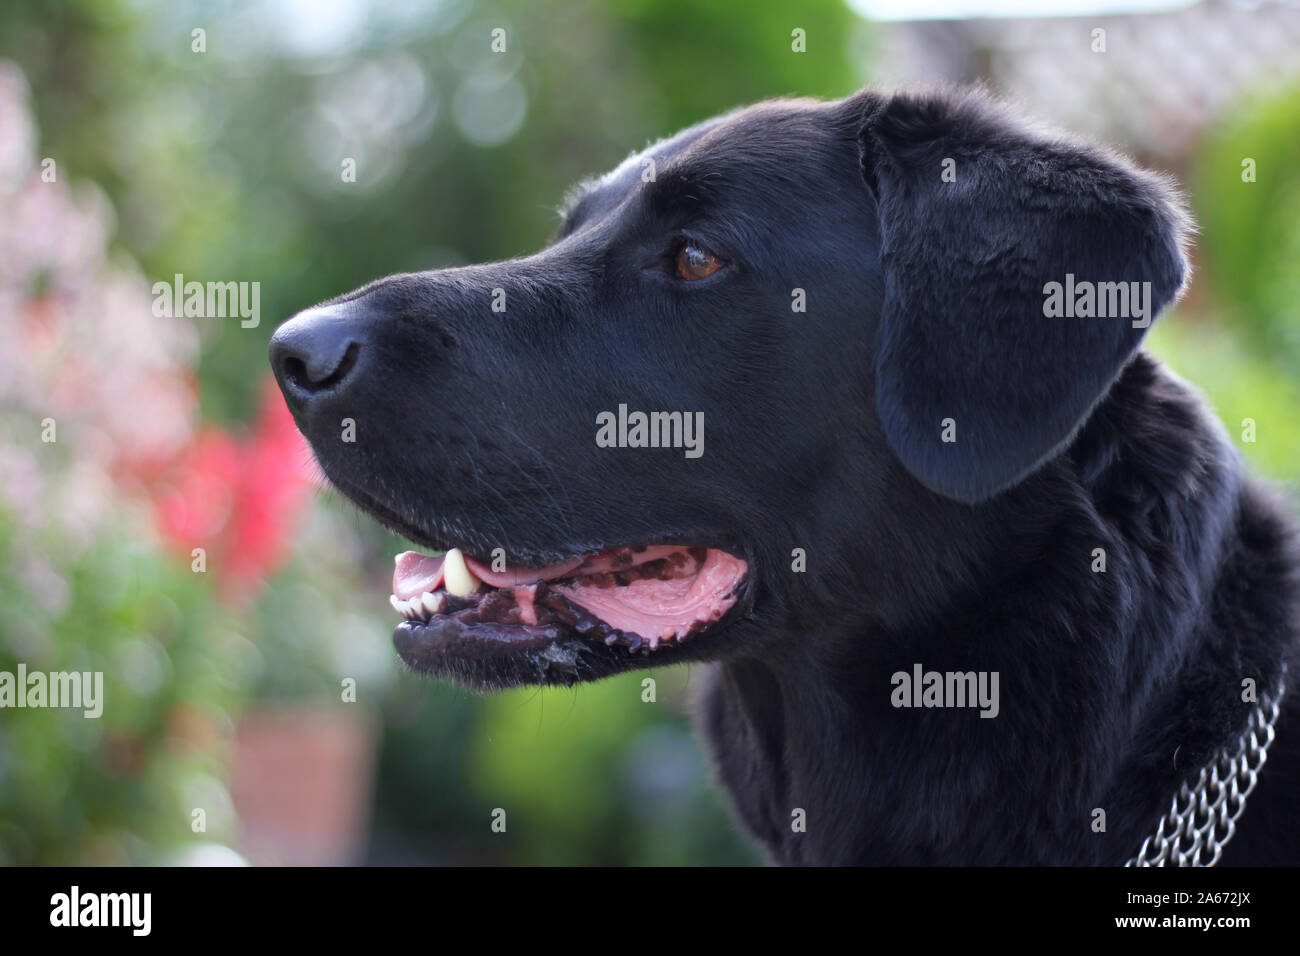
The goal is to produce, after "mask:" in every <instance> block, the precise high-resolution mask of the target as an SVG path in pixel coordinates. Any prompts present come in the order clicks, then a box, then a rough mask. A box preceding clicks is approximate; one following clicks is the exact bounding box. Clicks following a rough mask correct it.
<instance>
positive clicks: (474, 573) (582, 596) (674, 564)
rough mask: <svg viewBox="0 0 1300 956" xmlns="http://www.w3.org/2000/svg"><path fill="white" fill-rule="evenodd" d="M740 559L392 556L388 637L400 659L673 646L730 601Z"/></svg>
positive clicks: (662, 551)
mask: <svg viewBox="0 0 1300 956" xmlns="http://www.w3.org/2000/svg"><path fill="white" fill-rule="evenodd" d="M747 570H748V566H747V564H746V562H745V561H743V560H741V559H740V558H737V557H735V556H733V555H731V554H728V553H727V552H725V551H721V550H718V549H715V548H700V547H684V546H677V545H653V546H650V547H643V548H615V549H613V550H609V551H602V552H599V553H596V554H591V555H587V556H585V557H578V558H573V559H571V560H569V561H566V562H564V563H561V564H553V565H549V566H547V567H542V568H524V567H518V566H512V565H507V564H504V562H500V561H497V562H495V563H494V565H492V566H490V565H487V564H484V563H483V562H481V561H478V560H476V559H475V558H473V557H470V556H468V555H466V554H464V553H463V552H461V551H460V550H459V549H457V548H453V549H452V550H450V551H448V552H447V553H446V554H445V555H443V556H440V557H430V556H429V555H425V554H421V553H420V552H418V551H407V552H405V553H403V554H399V555H398V556H397V566H396V568H395V569H394V572H393V594H392V597H391V598H390V601H391V602H392V605H393V608H394V609H395V610H396V611H397V612H398V613H399V614H401V615H402V616H403V617H404V618H406V620H405V621H403V622H402V623H401V624H399V625H398V627H397V630H396V632H395V633H394V641H395V643H396V645H397V649H398V651H399V653H401V654H402V656H403V658H405V659H407V660H408V662H413V661H412V659H413V658H414V659H421V658H428V657H429V656H430V655H435V654H445V653H448V652H454V651H455V650H456V649H457V648H458V647H461V646H464V645H467V644H473V645H479V648H477V649H479V650H481V646H482V645H483V644H485V643H486V644H492V645H496V646H497V648H498V649H499V650H509V649H521V648H524V647H529V648H536V647H539V646H545V645H548V644H551V643H554V642H556V641H559V640H560V639H562V638H571V637H578V638H581V639H582V640H583V641H586V642H599V643H603V644H604V645H606V646H609V647H615V646H622V647H625V648H627V649H628V651H631V652H640V653H647V654H648V653H649V652H651V651H654V650H658V649H659V648H661V647H663V646H666V645H680V644H682V643H683V642H685V641H686V640H688V639H689V638H690V637H691V636H692V635H694V634H697V633H699V632H700V631H702V630H704V629H705V628H708V627H710V626H711V625H713V624H715V623H717V622H718V621H719V620H721V619H722V617H723V616H724V615H725V614H726V613H727V612H728V611H729V610H730V609H731V608H732V607H733V606H734V605H735V603H736V601H737V599H738V598H739V595H740V589H741V585H742V584H743V583H744V580H745V575H746V571H747Z"/></svg>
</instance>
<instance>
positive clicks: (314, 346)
mask: <svg viewBox="0 0 1300 956" xmlns="http://www.w3.org/2000/svg"><path fill="white" fill-rule="evenodd" d="M361 311H362V309H361V308H360V307H358V306H357V304H356V300H349V301H347V302H336V303H331V304H329V305H318V306H316V307H314V308H311V309H307V310H306V311H303V312H299V313H298V314H297V315H295V316H294V317H293V318H291V319H290V320H289V321H288V322H285V323H284V324H283V325H281V326H280V327H279V328H278V329H276V330H275V335H273V336H271V345H270V354H271V367H272V369H273V370H274V371H275V377H276V380H277V381H278V382H279V383H280V390H281V391H282V392H284V397H285V399H286V400H287V401H288V403H289V406H290V407H291V408H292V409H293V410H294V411H295V412H297V411H302V410H303V409H304V408H305V407H306V406H307V404H308V403H309V402H310V401H311V400H312V399H313V398H315V397H317V396H320V395H324V394H326V393H332V392H336V391H338V390H339V389H340V388H341V387H342V386H343V384H344V383H345V382H346V380H347V378H348V376H349V374H350V373H351V372H352V370H353V369H354V368H356V365H357V362H358V360H359V359H360V357H361V352H362V350H363V349H364V348H365V339H364V335H363V331H364V323H363V322H362V321H361V319H362V316H361Z"/></svg>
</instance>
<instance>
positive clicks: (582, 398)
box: [272, 91, 1300, 864]
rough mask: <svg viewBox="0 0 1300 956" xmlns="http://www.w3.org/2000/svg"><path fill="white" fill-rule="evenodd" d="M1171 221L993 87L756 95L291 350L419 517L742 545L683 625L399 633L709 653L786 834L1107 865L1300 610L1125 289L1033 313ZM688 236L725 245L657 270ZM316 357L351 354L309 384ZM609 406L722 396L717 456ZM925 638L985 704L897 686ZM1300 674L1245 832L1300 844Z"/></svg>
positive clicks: (288, 333) (567, 662)
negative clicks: (1126, 308) (1066, 313)
mask: <svg viewBox="0 0 1300 956" xmlns="http://www.w3.org/2000/svg"><path fill="white" fill-rule="evenodd" d="M646 158H652V159H653V160H654V162H655V177H654V179H653V181H651V182H645V181H643V178H642V173H643V170H644V169H645V167H644V165H643V163H642V162H641V160H644V159H646ZM945 159H952V160H953V161H954V162H953V164H951V165H950V168H951V169H952V171H953V172H955V180H954V181H952V182H945V181H944V180H943V179H942V178H941V174H942V172H943V169H944V168H945V166H944V162H943V161H944V160H945ZM1188 231H1189V227H1188V224H1187V221H1186V219H1185V217H1184V215H1183V213H1182V212H1181V211H1180V209H1179V206H1178V204H1177V202H1176V200H1175V197H1174V194H1173V193H1172V191H1171V190H1170V189H1169V188H1168V187H1167V186H1166V185H1164V184H1163V183H1162V182H1161V181H1160V180H1158V179H1156V178H1155V177H1152V176H1150V175H1148V174H1144V173H1141V172H1139V171H1137V170H1135V169H1134V168H1132V167H1131V166H1130V165H1128V164H1127V163H1126V162H1125V161H1123V160H1121V159H1119V158H1117V157H1114V156H1111V155H1108V154H1105V153H1102V152H1100V151H1098V150H1096V149H1093V148H1091V147H1087V146H1084V145H1081V144H1078V143H1074V142H1071V141H1069V140H1067V139H1064V138H1062V137H1058V136H1048V135H1046V134H1042V133H1038V132H1035V131H1032V130H1030V129H1029V128H1028V127H1027V126H1026V125H1025V124H1023V123H1022V122H1019V121H1017V120H1015V119H1013V118H1010V117H1009V116H1008V115H1007V114H1006V112H1005V111H1004V110H1003V109H1002V108H1001V107H998V106H997V105H995V104H993V103H991V102H989V101H988V100H987V99H986V98H985V97H983V96H982V95H980V94H975V93H953V94H925V95H907V96H890V95H884V94H880V93H876V92H871V91H867V92H863V93H860V94H857V95H856V96H853V97H850V98H848V99H846V100H842V101H838V102H834V103H814V102H811V101H803V100H796V101H778V102H773V103H765V104H760V105H758V106H755V107H751V108H749V109H746V110H742V111H739V112H737V113H733V114H730V115H728V116H724V117H720V118H717V119H714V120H710V121H709V122H707V123H704V124H701V125H700V126H697V127H694V128H692V129H690V130H687V131H685V132H683V133H681V134H679V135H677V136H676V137H673V138H672V139H669V140H667V141H664V142H661V143H659V144H656V145H655V146H653V147H651V148H650V149H649V150H647V151H646V152H645V153H644V154H642V156H641V157H639V158H637V159H634V160H631V161H629V162H628V163H626V164H624V165H623V166H621V167H620V168H619V169H618V170H616V171H615V172H614V173H612V174H610V175H609V176H607V177H605V178H603V179H601V180H598V181H594V182H592V183H589V184H587V185H586V186H584V187H583V188H581V189H580V190H579V191H578V192H577V193H576V194H575V196H574V197H573V198H572V199H571V201H570V204H569V213H568V215H567V217H566V221H565V225H564V228H563V230H562V232H561V234H560V236H559V237H558V239H557V240H556V242H555V243H554V244H552V245H551V246H549V247H548V248H546V249H545V250H543V251H541V252H539V253H537V254H536V255H534V256H529V257H526V258H522V259H518V260H512V261H510V262H505V263H496V264H491V265H485V266H475V267H469V268H463V269H454V270H447V271H443V272H433V273H420V274H417V275H408V276H394V277H390V278H388V279H384V280H381V281H379V282H376V283H374V284H372V285H370V286H367V287H366V288H364V289H361V290H359V291H357V292H355V293H352V294H351V295H349V296H346V297H344V298H343V299H340V300H336V302H335V303H333V304H330V305H328V306H326V307H324V308H323V309H321V310H316V311H313V312H311V313H308V314H305V315H304V317H302V318H300V319H298V320H295V322H294V323H291V324H290V325H287V326H285V327H284V328H283V329H282V330H281V332H280V333H277V336H276V339H275V341H274V342H273V345H272V356H273V361H274V363H275V365H276V369H277V374H278V375H279V376H280V379H281V384H282V387H284V389H285V393H286V397H287V398H288V400H289V403H290V406H291V407H292V408H293V410H294V413H295V416H296V417H297V420H298V422H299V425H300V427H301V428H302V429H303V431H304V433H305V434H306V435H307V436H308V437H309V438H310V439H311V441H312V444H313V446H314V448H315V451H316V454H317V457H318V459H319V460H320V462H321V464H322V466H323V467H324V469H325V471H326V472H327V473H328V474H329V476H330V477H331V479H333V481H334V482H335V483H336V484H337V485H338V486H339V487H340V488H341V489H343V490H344V491H345V492H346V493H347V494H349V495H350V496H352V497H353V498H354V499H355V500H357V501H358V502H359V503H360V504H361V505H362V506H363V507H366V508H367V509H369V510H370V511H371V512H372V513H373V514H375V515H376V517H378V518H379V519H380V520H381V521H383V522H385V523H386V524H388V525H389V526H390V527H393V528H395V529H397V530H399V531H400V532H402V533H403V534H405V535H407V536H408V537H410V538H412V539H413V540H415V541H417V542H421V543H422V544H424V545H428V546H432V547H449V546H453V545H455V546H459V547H462V548H464V549H466V550H468V551H470V552H471V553H474V554H476V555H480V556H482V555H485V554H487V553H488V552H489V551H490V550H491V549H492V548H495V547H503V548H504V549H505V550H506V552H507V554H508V555H509V556H510V557H511V559H512V560H514V561H517V562H520V563H527V564H534V565H535V564H540V563H544V562H547V561H552V560H555V559H557V558H560V557H564V556H568V555H573V554H578V553H585V552H591V551H596V550H601V549H604V548H608V547H613V546H617V545H625V544H631V545H635V544H649V543H662V542H675V543H690V544H696V545H709V546H714V547H721V548H724V549H727V550H730V551H732V552H733V553H736V554H738V555H741V556H743V557H745V558H746V559H747V560H748V561H749V565H750V575H749V579H748V583H747V585H746V588H745V591H744V594H743V597H742V599H741V601H740V603H739V604H738V605H737V607H736V608H735V609H733V611H732V612H731V613H730V614H729V615H728V616H727V617H726V618H725V619H724V620H723V621H722V622H721V623H720V624H718V625H715V626H714V627H712V628H711V629H709V630H708V631H706V632H705V633H703V634H700V635H697V636H695V637H694V638H692V639H691V640H690V641H687V642H686V643H685V644H683V645H682V646H680V647H677V646H669V647H662V648H660V649H659V650H658V651H655V652H654V653H652V654H632V653H629V652H628V651H627V650H626V649H624V648H621V647H613V648H607V647H604V646H603V645H598V644H594V643H592V642H588V641H584V640H582V639H580V638H578V637H577V636H575V635H568V636H565V637H557V638H556V639H555V640H540V641H539V642H537V643H536V644H535V645H531V646H528V647H523V648H505V649H503V648H501V647H496V646H493V647H483V646H478V645H467V646H464V647H462V648H459V649H457V651H456V652H455V653H454V654H447V655H445V656H444V657H442V658H440V659H438V660H433V661H427V662H421V663H420V665H419V666H421V667H424V668H425V669H427V670H428V671H430V672H431V673H435V674H438V675H440V676H444V677H449V678H453V679H457V680H460V681H462V682H464V683H466V684H469V685H471V686H476V687H481V688H493V687H501V686H508V685H512V684H517V683H524V682H539V683H561V684H569V683H573V682H575V681H579V680H590V679H596V678H600V677H604V676H607V675H609V674H612V673H617V672H621V671H626V670H629V669H633V668H637V667H647V666H656V665H662V664H665V663H670V662H673V661H708V662H713V664H712V666H711V667H710V668H709V679H708V682H707V685H708V686H707V688H706V690H705V692H704V694H703V696H702V699H701V708H700V723H701V726H702V728H703V731H704V734H705V736H706V738H707V739H708V741H709V745H710V747H711V749H712V751H713V755H714V758H715V760H716V764H717V767H718V774H719V776H720V778H721V781H722V783H723V785H724V786H725V787H726V788H727V790H728V791H729V792H730V794H731V797H732V799H733V801H734V804H735V807H736V810H737V814H738V816H739V818H740V820H741V822H742V823H743V825H744V826H745V827H746V828H747V829H748V830H749V831H750V832H751V833H752V834H753V835H754V836H755V837H756V838H757V839H758V840H759V841H760V842H761V843H762V844H763V846H764V847H765V848H766V850H767V852H768V853H769V855H770V856H771V858H772V859H773V860H774V861H778V862H783V863H882V864H895V863H903V864H906V863H921V864H1035V863H1045V864H1118V863H1122V862H1123V861H1124V860H1126V859H1127V858H1128V857H1130V856H1132V855H1133V854H1134V853H1135V852H1136V851H1137V849H1138V847H1139V846H1140V844H1141V842H1142V839H1143V837H1144V836H1145V835H1146V834H1147V833H1148V832H1150V831H1151V830H1152V829H1153V828H1154V826H1155V823H1156V821H1157V819H1158V817H1159V816H1160V815H1161V814H1162V813H1163V812H1164V811H1165V809H1166V808H1167V806H1168V804H1169V801H1170V799H1171V797H1172V796H1173V794H1174V792H1175V791H1176V790H1177V788H1178V785H1179V783H1180V782H1181V781H1182V780H1184V779H1187V778H1188V777H1194V776H1195V773H1196V771H1197V769H1198V768H1199V767H1200V766H1201V765H1202V764H1204V763H1205V762H1206V760H1207V759H1209V756H1210V755H1211V754H1212V753H1213V752H1214V750H1215V748H1216V747H1219V746H1221V745H1224V744H1228V743H1230V742H1231V741H1233V740H1234V739H1235V738H1236V736H1237V735H1238V734H1239V733H1240V732H1241V730H1242V729H1243V728H1244V726H1245V724H1246V721H1247V719H1248V717H1249V714H1250V712H1251V709H1252V707H1253V705H1252V704H1250V703H1249V702H1243V700H1242V682H1243V680H1245V679H1248V678H1249V679H1251V680H1253V681H1254V682H1256V684H1257V686H1258V687H1259V689H1260V691H1261V692H1263V691H1266V690H1268V689H1269V688H1272V687H1273V686H1274V685H1275V683H1276V682H1277V681H1278V680H1279V678H1280V675H1281V674H1282V668H1283V661H1284V660H1285V659H1286V658H1288V657H1292V658H1294V656H1295V649H1296V647H1297V641H1298V639H1300V635H1298V634H1297V631H1298V629H1300V546H1298V545H1297V537H1296V533H1295V530H1294V527H1293V525H1292V522H1291V519H1290V518H1289V516H1288V514H1287V508H1286V507H1285V506H1284V505H1283V504H1282V503H1281V502H1279V501H1278V500H1276V498H1275V497H1274V495H1273V494H1272V493H1271V492H1270V491H1268V490H1267V489H1265V488H1263V487H1261V486H1260V485H1258V484H1257V483H1256V482H1255V481H1253V480H1252V479H1250V478H1249V477H1247V476H1246V475H1245V474H1244V472H1243V468H1242V465H1241V462H1240V460H1239V458H1238V455H1237V453H1236V452H1235V450H1234V449H1233V447H1232V445H1231V443H1230V442H1229V440H1228V439H1227V437H1226V435H1225V434H1224V432H1223V429H1222V428H1221V427H1220V426H1219V424H1218V423H1217V422H1216V421H1215V420H1214V419H1213V418H1212V416H1211V415H1210V414H1209V413H1208V412H1207V410H1206V408H1205V405H1204V403H1203V401H1202V400H1201V399H1200V398H1199V396H1198V395H1197V394H1196V393H1195V391H1194V390H1193V389H1191V388H1190V387H1189V386H1187V385H1186V384H1184V383H1182V382H1181V381H1179V380H1178V379H1177V378H1176V377H1174V376H1173V375H1171V374H1170V373H1169V372H1167V371H1165V370H1163V369H1162V368H1161V367H1160V366H1159V365H1158V364H1157V363H1156V362H1155V361H1154V360H1153V359H1151V358H1150V357H1149V356H1147V355H1146V354H1145V353H1142V352H1140V351H1137V349H1138V347H1139V343H1140V339H1141V337H1142V335H1143V333H1144V329H1142V328H1135V327H1134V325H1133V323H1132V322H1131V321H1130V320H1129V318H1127V317H1114V318H1048V317H1046V316H1044V314H1043V286H1044V284H1045V283H1046V282H1051V281H1062V280H1063V279H1064V276H1065V274H1066V273H1072V274H1073V275H1074V276H1075V277H1076V279H1077V280H1080V281H1083V280H1090V281H1097V282H1103V281H1138V282H1150V283H1151V291H1152V303H1153V308H1154V309H1156V310H1158V309H1159V308H1162V307H1164V306H1165V305H1166V304H1168V303H1169V302H1170V301H1171V300H1172V299H1173V298H1174V297H1175V296H1176V295H1177V294H1178V292H1179V290H1180V289H1181V287H1182V285H1183V283H1184V281H1185V276H1186V265H1185V262H1184V259H1183V254H1182V251H1181V246H1182V243H1183V241H1184V236H1185V235H1186V233H1187V232H1188ZM683 237H686V238H688V239H689V240H690V241H692V242H696V243H698V244H701V245H704V246H706V247H708V248H709V249H710V250H711V251H713V252H715V253H717V254H719V255H720V256H721V257H722V258H723V259H725V260H726V261H727V265H726V266H725V267H724V268H723V269H721V270H720V271H719V272H718V273H717V274H715V275H713V276H711V277H709V278H708V279H705V280H702V281H700V282H694V283H686V282H683V281H682V280H681V279H679V278H676V277H675V276H674V274H673V270H672V257H673V251H674V250H675V248H676V247H677V246H678V245H680V243H681V241H682V239H683ZM495 289H502V290H504V292H505V295H506V297H507V299H506V301H507V303H508V305H507V311H506V312H505V313H504V314H501V313H494V312H493V311H492V310H491V303H492V301H493V290H495ZM795 289H802V290H803V291H804V294H805V295H806V301H807V311H806V312H802V313H801V312H792V310H791V301H792V292H793V290H795ZM306 349H315V350H316V352H315V353H314V354H313V355H312V356H311V360H312V361H315V360H317V359H319V361H318V362H316V364H318V365H320V367H321V368H324V369H328V368H333V367H334V366H335V365H338V366H339V368H340V369H342V370H343V371H342V372H340V373H338V375H337V376H336V377H337V380H335V377H331V378H330V379H327V380H323V381H321V382H316V383H313V384H314V386H319V387H313V389H311V390H310V393H309V392H308V391H307V390H304V389H303V388H302V387H301V385H302V382H301V380H300V378H299V375H300V373H301V368H302V367H306V366H305V365H304V363H307V362H308V357H307V352H306V351H304V350H306ZM344 356H346V357H347V358H346V360H345V359H344ZM294 361H297V362H298V363H299V367H298V371H295V366H294V365H293V364H292V363H293V362H294ZM339 363H342V364H339ZM344 373H346V374H344ZM619 403H626V404H628V405H629V406H630V407H632V408H639V409H655V410H661V409H663V410H668V409H679V410H691V411H696V410H698V411H703V412H704V413H705V422H706V451H705V454H704V456H703V457H702V458H700V459H699V460H689V459H686V458H684V456H683V455H682V454H681V452H680V451H679V450H673V449H665V450H653V451H650V450H639V451H633V450H626V449H623V450H614V449H602V448H598V447H596V445H595V443H594V440H593V435H594V427H593V424H592V423H593V421H594V420H595V415H596V414H597V412H600V411H603V410H612V409H614V408H617V406H618V404H619ZM344 417H351V418H353V419H355V421H356V436H357V440H356V442H355V443H351V444H344V443H341V442H340V441H339V437H338V436H339V422H340V420H341V419H342V418H344ZM944 419H952V420H953V422H954V423H955V427H956V438H957V441H956V442H945V441H943V440H942V438H941V435H942V424H941V423H942V422H943V420H944ZM794 549H803V550H804V551H805V552H806V554H807V570H806V571H805V572H802V573H796V572H795V571H793V570H792V562H791V555H792V552H793V551H794ZM1096 549H1104V552H1105V556H1106V570H1105V572H1104V573H1099V572H1096V571H1094V570H1093V564H1094V560H1095V557H1094V556H1095V553H1096ZM918 663H919V664H921V665H923V666H924V667H925V668H926V669H934V670H940V671H985V672H988V671H996V672H998V673H999V675H1000V712H999V714H998V716H997V717H996V718H995V719H981V718H980V717H979V715H978V713H977V712H976V711H975V710H970V709H943V708H936V709H902V708H896V707H894V706H892V705H891V692H892V690H893V688H892V684H891V675H892V674H893V673H894V672H896V671H904V672H910V671H911V669H912V667H913V665H914V664H918ZM1289 674H1290V681H1291V683H1292V684H1294V682H1295V680H1296V677H1297V675H1300V663H1298V662H1296V661H1295V660H1292V661H1291V667H1290V672H1289ZM1297 705H1300V693H1298V692H1297V691H1296V690H1295V689H1294V687H1293V688H1292V690H1291V691H1290V692H1289V694H1288V695H1287V697H1286V698H1285V708H1284V713H1283V716H1282V718H1281V720H1280V721H1279V723H1278V727H1277V734H1278V737H1277V741H1276V743H1275V744H1274V747H1273V750H1272V751H1271V755H1270V758H1269V762H1268V764H1267V766H1266V769H1265V770H1264V772H1263V774H1262V777H1261V783H1260V786H1259V789H1258V790H1257V791H1256V792H1255V794H1254V795H1253V796H1252V797H1251V798H1250V803H1249V807H1248V809H1247V811H1246V814H1245V816H1244V817H1243V818H1242V821H1241V823H1240V825H1239V830H1240V832H1239V835H1238V836H1237V837H1236V839H1235V840H1234V841H1233V842H1232V843H1231V844H1230V845H1229V849H1228V851H1227V853H1226V856H1225V862H1227V863H1289V864H1296V863H1300V810H1298V809H1297V807H1298V806H1300V802H1298V801H1297V799H1296V794H1297V792H1298V791H1297V785H1300V723H1298V721H1297V716H1296V710H1297ZM1099 808H1100V809H1102V810H1105V813H1106V829H1105V832H1096V831H1095V828H1094V826H1093V824H1094V820H1095V816H1094V813H1095V810H1096V809H1099ZM797 811H803V813H804V815H805V816H806V830H804V831H803V832H797V831H796V828H795V827H792V822H793V820H794V818H795V817H797V816H798V814H797Z"/></svg>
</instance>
